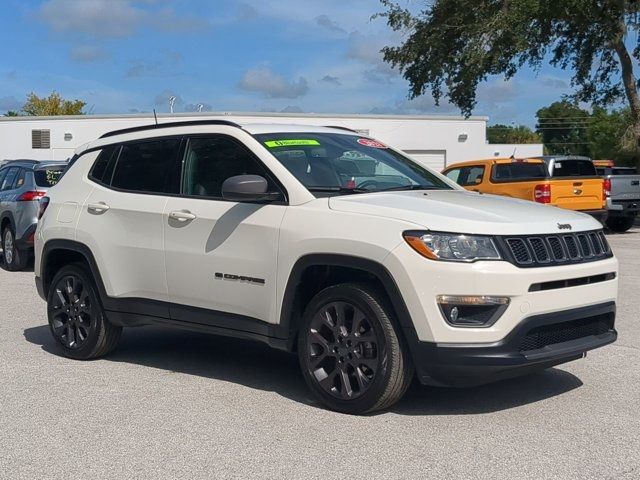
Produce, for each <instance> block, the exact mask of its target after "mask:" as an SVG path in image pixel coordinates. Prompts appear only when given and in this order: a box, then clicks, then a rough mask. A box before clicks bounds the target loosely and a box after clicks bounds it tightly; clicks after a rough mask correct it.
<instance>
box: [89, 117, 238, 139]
mask: <svg viewBox="0 0 640 480" xmlns="http://www.w3.org/2000/svg"><path fill="white" fill-rule="evenodd" d="M194 125H227V126H229V127H237V128H242V126H240V125H238V124H237V123H235V122H230V121H228V120H187V121H185V122H167V123H158V124H155V123H154V124H151V125H141V126H139V127H130V128H123V129H121V130H113V131H111V132H107V133H105V134H103V135H101V136H100V138H107V137H113V136H114V135H122V134H124V133H134V132H144V131H145V130H155V129H156V128H173V127H189V126H194Z"/></svg>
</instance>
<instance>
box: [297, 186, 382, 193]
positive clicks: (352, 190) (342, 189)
mask: <svg viewBox="0 0 640 480" xmlns="http://www.w3.org/2000/svg"><path fill="white" fill-rule="evenodd" d="M307 190H309V191H310V192H337V193H368V192H372V191H374V190H369V189H368V188H357V187H355V188H349V187H338V186H333V187H316V186H313V187H307Z"/></svg>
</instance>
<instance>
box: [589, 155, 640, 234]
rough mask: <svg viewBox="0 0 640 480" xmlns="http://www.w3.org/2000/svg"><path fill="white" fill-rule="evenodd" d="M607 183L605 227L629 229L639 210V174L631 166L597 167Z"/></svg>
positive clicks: (614, 229)
mask: <svg viewBox="0 0 640 480" xmlns="http://www.w3.org/2000/svg"><path fill="white" fill-rule="evenodd" d="M598 174H599V175H602V176H603V177H604V178H605V182H607V181H608V183H609V192H610V194H609V197H608V199H607V210H608V217H607V227H609V228H610V229H611V230H613V231H614V232H626V231H627V230H629V229H630V228H631V227H632V226H633V224H634V222H635V220H636V217H637V216H638V211H639V210H640V175H638V174H637V172H636V169H635V168H631V167H603V168H598Z"/></svg>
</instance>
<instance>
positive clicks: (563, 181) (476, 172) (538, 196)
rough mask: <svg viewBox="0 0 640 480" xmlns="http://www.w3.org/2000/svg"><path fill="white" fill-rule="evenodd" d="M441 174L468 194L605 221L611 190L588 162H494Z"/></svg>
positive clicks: (458, 166) (460, 166)
mask: <svg viewBox="0 0 640 480" xmlns="http://www.w3.org/2000/svg"><path fill="white" fill-rule="evenodd" d="M442 173H444V174H445V175H446V176H447V177H448V178H449V179H451V180H453V181H454V182H456V183H458V184H459V185H461V186H463V187H464V188H466V189H467V190H472V191H476V192H483V193H491V194H494V195H503V196H507V197H514V198H521V199H524V200H531V201H534V202H538V203H544V204H549V205H554V206H556V207H560V208H566V209H569V210H577V211H580V212H584V213H589V214H591V215H593V216H594V217H596V218H597V219H598V220H600V221H601V222H604V220H605V218H606V209H605V206H606V198H607V195H608V188H607V185H606V182H605V181H604V179H603V178H602V177H599V176H598V174H597V172H596V168H595V166H594V165H593V162H591V160H589V159H582V158H571V157H567V158H565V159H561V158H555V159H554V162H553V163H552V164H551V165H550V164H549V162H547V161H545V160H543V159H541V158H540V159H538V158H527V159H514V158H491V159H486V160H474V161H469V162H461V163H456V164H453V165H450V166H449V167H447V168H446V169H445V170H444V171H443V172H442Z"/></svg>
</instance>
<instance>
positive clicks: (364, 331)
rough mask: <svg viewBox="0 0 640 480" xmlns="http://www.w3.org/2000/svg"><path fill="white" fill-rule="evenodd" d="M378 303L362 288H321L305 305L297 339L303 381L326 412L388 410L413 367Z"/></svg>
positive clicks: (374, 294)
mask: <svg viewBox="0 0 640 480" xmlns="http://www.w3.org/2000/svg"><path fill="white" fill-rule="evenodd" d="M391 315H392V312H391V311H390V309H389V308H388V307H387V306H386V303H385V302H384V300H383V297H382V296H381V295H379V294H378V293H377V292H376V291H375V290H373V289H370V288H369V287H367V286H363V285H355V284H341V285H336V286H332V287H329V288H326V289H325V290H323V291H321V292H320V293H318V294H317V295H316V296H315V297H314V298H313V299H312V300H311V302H310V303H309V305H308V307H307V309H306V311H305V314H304V317H303V325H302V329H301V330H300V334H299V337H298V355H299V361H300V367H301V369H302V374H303V376H304V378H305V381H306V382H307V384H308V385H309V387H310V388H311V390H312V391H313V393H314V394H315V395H316V397H317V398H318V399H319V400H320V401H321V402H322V403H323V404H324V405H326V406H327V407H328V408H330V409H332V410H336V411H340V412H344V413H352V414H362V413H367V412H372V411H375V410H381V409H385V408H388V407H389V406H391V405H392V404H394V403H395V402H397V401H398V400H399V399H400V398H401V397H402V395H404V392H405V391H406V389H407V387H408V386H409V384H410V382H411V379H412V373H413V367H412V364H411V359H410V358H409V355H408V352H407V349H406V348H405V347H404V346H403V342H402V339H401V338H400V336H399V334H398V332H397V331H396V328H395V327H394V324H393V322H392V320H391Z"/></svg>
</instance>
